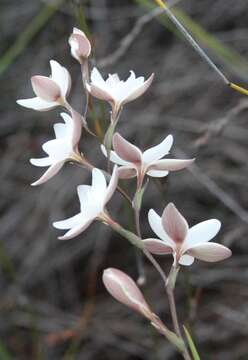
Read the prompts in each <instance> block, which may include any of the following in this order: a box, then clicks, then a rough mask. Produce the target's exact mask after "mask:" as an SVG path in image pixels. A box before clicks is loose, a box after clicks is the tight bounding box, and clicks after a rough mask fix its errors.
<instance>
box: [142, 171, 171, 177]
mask: <svg viewBox="0 0 248 360" xmlns="http://www.w3.org/2000/svg"><path fill="white" fill-rule="evenodd" d="M168 174H169V171H159V170H149V171H148V172H147V175H149V176H151V177H158V178H162V177H165V176H167V175H168Z"/></svg>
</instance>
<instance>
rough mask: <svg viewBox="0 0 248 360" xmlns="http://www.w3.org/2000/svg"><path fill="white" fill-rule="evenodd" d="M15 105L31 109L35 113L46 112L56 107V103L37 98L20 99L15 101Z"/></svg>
mask: <svg viewBox="0 0 248 360" xmlns="http://www.w3.org/2000/svg"><path fill="white" fill-rule="evenodd" d="M17 104H18V105H21V106H24V107H26V108H28V109H33V110H37V111H47V110H50V109H53V108H55V107H56V106H58V103H56V102H50V101H46V100H43V99H40V98H39V97H34V98H31V99H20V100H17Z"/></svg>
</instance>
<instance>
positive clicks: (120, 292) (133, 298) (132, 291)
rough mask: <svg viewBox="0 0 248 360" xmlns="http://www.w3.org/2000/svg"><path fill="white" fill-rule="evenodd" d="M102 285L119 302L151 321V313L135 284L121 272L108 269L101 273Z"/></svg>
mask: <svg viewBox="0 0 248 360" xmlns="http://www.w3.org/2000/svg"><path fill="white" fill-rule="evenodd" d="M102 279H103V283H104V285H105V287H106V289H107V290H108V292H109V293H110V294H111V295H112V296H113V297H114V298H115V299H116V300H117V301H119V302H121V303H122V304H124V305H126V306H128V307H130V308H131V309H133V310H134V311H137V312H139V313H141V314H142V315H143V316H145V317H147V318H148V319H151V318H152V317H153V314H152V311H151V309H150V307H149V305H148V304H147V302H146V300H145V298H144V296H143V294H142V292H141V291H140V289H139V288H138V286H137V285H136V284H135V282H134V281H133V280H132V279H131V278H130V277H129V276H128V275H127V274H125V273H124V272H123V271H120V270H118V269H113V268H109V269H106V270H104V272H103V277H102Z"/></svg>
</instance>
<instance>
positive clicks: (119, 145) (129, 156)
mask: <svg viewBox="0 0 248 360" xmlns="http://www.w3.org/2000/svg"><path fill="white" fill-rule="evenodd" d="M172 144H173V137H172V135H168V136H167V137H166V138H165V139H164V140H163V141H162V142H161V143H160V144H158V145H157V146H154V147H152V148H150V149H148V150H146V151H144V152H143V153H142V152H141V151H140V149H139V148H138V147H137V146H135V145H133V144H131V143H130V142H129V141H127V140H125V139H124V138H123V137H122V136H121V135H120V134H118V133H115V134H114V136H113V148H114V151H111V152H110V160H111V161H112V162H114V163H115V164H118V165H121V166H120V167H119V169H118V171H119V177H120V178H122V179H129V178H132V177H135V176H137V177H138V178H139V179H140V181H141V182H142V180H143V178H144V176H145V174H147V175H149V176H151V177H164V176H166V175H168V173H169V171H176V170H181V169H184V168H186V167H187V166H189V165H190V164H192V162H193V161H194V159H189V160H187V159H185V160H179V159H162V160H161V158H163V157H164V156H165V155H168V154H169V151H170V149H171V147H172ZM101 149H102V152H103V154H104V155H105V156H107V151H106V148H105V147H104V146H103V145H102V146H101Z"/></svg>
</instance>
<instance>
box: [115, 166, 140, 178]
mask: <svg viewBox="0 0 248 360" xmlns="http://www.w3.org/2000/svg"><path fill="white" fill-rule="evenodd" d="M118 174H119V178H120V179H132V178H134V177H136V176H137V171H136V168H135V167H133V166H121V167H119V168H118Z"/></svg>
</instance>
